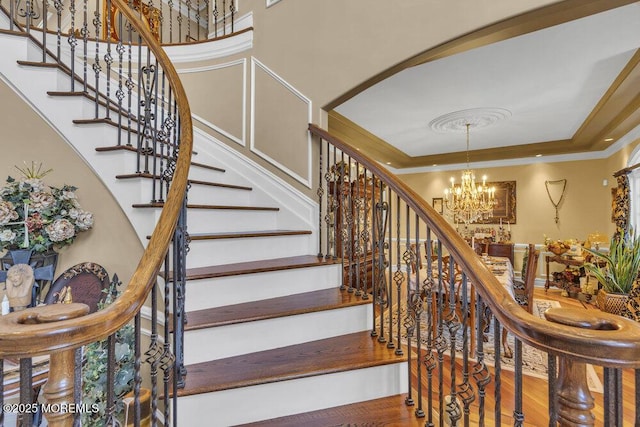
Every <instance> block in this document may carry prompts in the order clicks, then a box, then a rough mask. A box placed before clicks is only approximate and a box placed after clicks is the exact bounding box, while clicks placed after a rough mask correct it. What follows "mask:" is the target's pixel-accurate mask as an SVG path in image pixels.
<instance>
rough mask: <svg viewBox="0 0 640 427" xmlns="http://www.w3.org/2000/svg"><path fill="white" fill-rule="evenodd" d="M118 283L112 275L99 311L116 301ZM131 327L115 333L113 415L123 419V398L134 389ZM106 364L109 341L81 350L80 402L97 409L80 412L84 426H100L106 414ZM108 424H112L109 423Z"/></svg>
mask: <svg viewBox="0 0 640 427" xmlns="http://www.w3.org/2000/svg"><path fill="white" fill-rule="evenodd" d="M120 284H121V282H120V281H119V280H118V277H117V275H114V277H113V280H112V281H111V284H110V286H109V289H105V290H104V292H105V294H106V295H105V298H104V299H103V300H102V301H101V302H100V303H98V308H99V309H102V308H104V307H106V306H108V305H109V304H111V303H112V302H113V301H114V300H115V298H117V296H118V294H119V292H118V290H117V287H118V286H119V285H120ZM134 333H135V332H134V328H133V325H132V324H127V325H125V326H124V327H122V328H121V329H119V330H118V331H116V333H115V354H114V368H115V375H114V381H115V384H114V390H113V391H114V394H115V399H116V405H115V408H114V414H113V415H114V416H115V417H116V418H119V419H120V420H122V418H123V412H124V409H125V408H124V397H125V395H126V394H127V393H129V392H131V390H133V386H134V376H135V354H134V349H133V346H134V341H135V337H134ZM107 364H108V341H107V340H106V339H105V340H103V341H97V342H93V343H91V344H89V345H87V346H86V347H85V348H84V362H83V365H82V402H83V403H84V404H86V405H87V407H91V408H97V410H95V411H89V412H83V413H82V425H83V427H87V426H88V427H93V426H96V427H97V426H103V425H105V419H106V417H107V414H108V407H109V402H108V400H107ZM109 425H111V424H109Z"/></svg>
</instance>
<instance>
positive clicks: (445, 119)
mask: <svg viewBox="0 0 640 427" xmlns="http://www.w3.org/2000/svg"><path fill="white" fill-rule="evenodd" d="M509 117H511V111H509V110H505V109H504V108H488V107H481V108H470V109H468V110H460V111H454V112H452V113H447V114H444V115H442V116H440V117H436V118H435V119H433V120H431V121H430V122H429V128H431V130H433V131H435V132H440V133H445V132H466V131H467V125H468V126H469V127H471V128H473V129H479V128H484V127H488V126H491V125H493V124H494V123H496V122H498V121H500V120H506V119H508V118H509Z"/></svg>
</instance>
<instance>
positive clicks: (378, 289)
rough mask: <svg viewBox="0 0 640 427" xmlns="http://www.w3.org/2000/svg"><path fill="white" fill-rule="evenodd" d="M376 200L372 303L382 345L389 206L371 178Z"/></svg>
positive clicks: (386, 296)
mask: <svg viewBox="0 0 640 427" xmlns="http://www.w3.org/2000/svg"><path fill="white" fill-rule="evenodd" d="M376 192H377V199H378V202H377V203H376V208H375V210H374V215H375V217H376V221H375V224H376V228H375V234H376V236H375V239H374V241H375V242H376V243H377V249H378V253H377V254H376V256H374V258H375V259H376V260H377V262H376V264H374V268H373V274H374V276H375V280H374V282H373V283H374V285H375V286H374V301H375V302H376V303H377V304H378V307H379V313H380V334H379V335H378V342H380V343H384V342H386V341H387V338H386V336H385V332H384V313H385V307H387V306H388V302H389V301H388V299H389V296H388V294H387V292H388V291H387V278H386V276H385V269H386V268H387V267H388V265H389V262H388V259H387V257H386V256H385V252H386V250H387V248H388V242H387V240H386V232H387V220H388V217H389V215H388V212H389V204H388V203H387V201H386V200H384V195H383V194H382V193H383V192H382V182H381V181H380V180H379V179H377V177H376V176H373V192H372V194H373V196H372V197H373V199H374V200H375V199H376Z"/></svg>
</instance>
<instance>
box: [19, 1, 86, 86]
mask: <svg viewBox="0 0 640 427" xmlns="http://www.w3.org/2000/svg"><path fill="white" fill-rule="evenodd" d="M12 4H13V2H12ZM69 14H70V15H71V28H70V29H69V37H68V38H67V43H69V47H70V48H71V52H70V55H71V59H72V60H70V61H69V62H70V66H71V73H70V76H69V78H70V85H69V86H70V89H71V92H74V91H75V87H76V83H75V82H76V79H75V69H76V61H73V58H75V57H76V46H77V45H78V39H77V38H76V2H75V0H71V1H70V2H69ZM85 81H86V76H85Z"/></svg>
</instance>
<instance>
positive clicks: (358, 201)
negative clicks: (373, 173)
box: [351, 161, 364, 296]
mask: <svg viewBox="0 0 640 427" xmlns="http://www.w3.org/2000/svg"><path fill="white" fill-rule="evenodd" d="M359 170H360V165H359V163H358V161H356V179H355V182H354V183H355V197H354V199H355V200H354V202H353V208H354V215H353V218H354V221H355V230H353V229H352V230H351V231H352V233H353V248H354V253H353V256H354V257H355V260H354V263H355V281H356V292H355V294H356V295H358V296H360V295H362V290H361V283H360V279H361V278H362V277H361V275H360V268H361V267H362V266H363V265H364V264H362V265H361V263H360V261H361V259H362V253H363V250H362V246H361V244H360V243H361V241H362V240H361V239H360V222H361V218H362V216H361V214H362V212H363V210H362V209H363V205H364V204H363V195H362V193H361V192H360V177H359V172H358V171H359ZM352 182H353V181H352ZM352 185H353V184H352ZM353 190H354V189H353V188H352V189H351V191H353ZM353 227H354V226H353V225H352V228H353Z"/></svg>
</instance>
